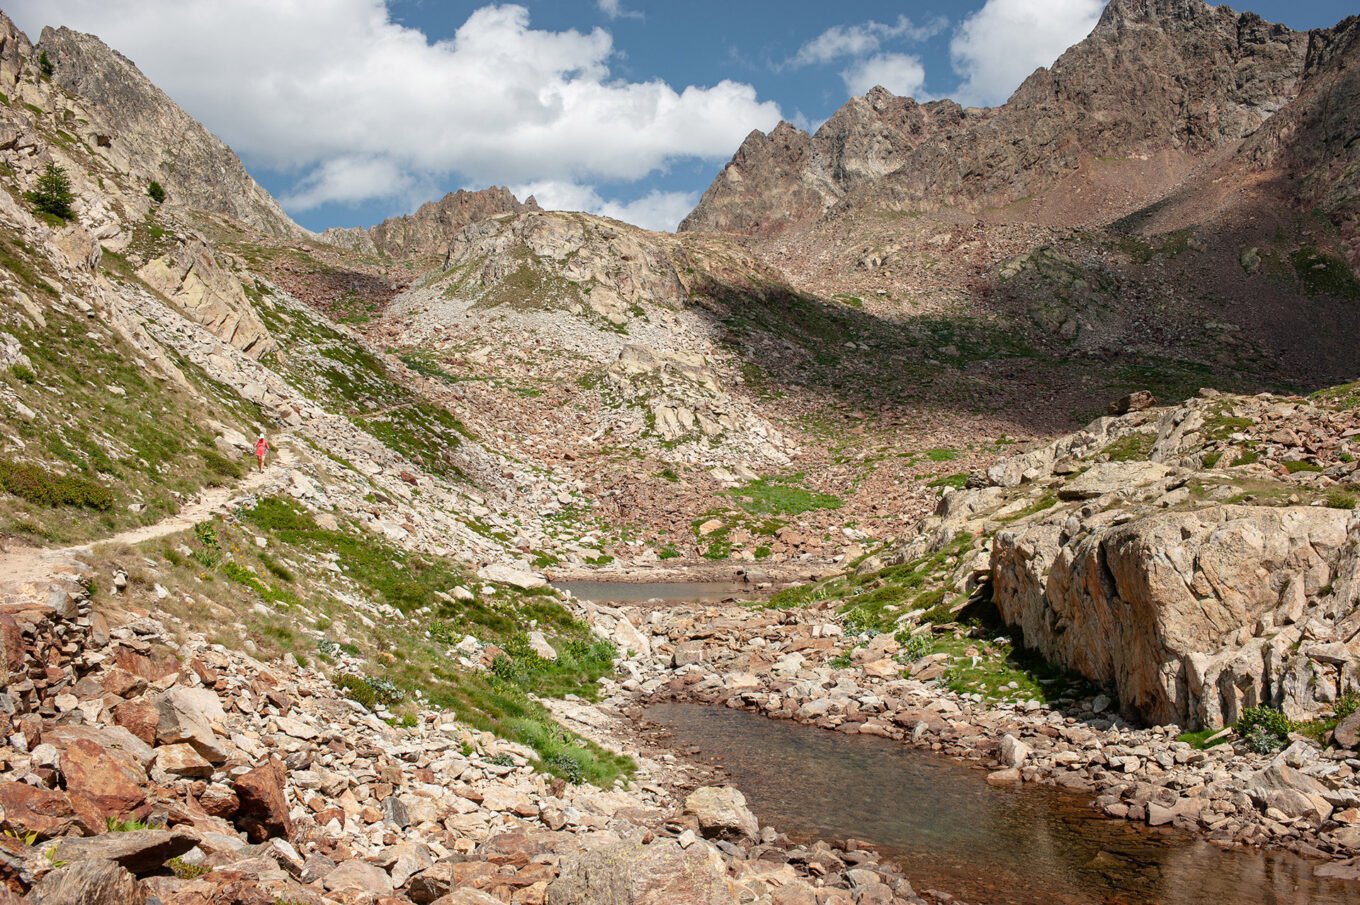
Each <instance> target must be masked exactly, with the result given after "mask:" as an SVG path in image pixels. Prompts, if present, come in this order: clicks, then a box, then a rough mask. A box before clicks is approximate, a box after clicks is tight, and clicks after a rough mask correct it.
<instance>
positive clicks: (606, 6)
mask: <svg viewBox="0 0 1360 905" xmlns="http://www.w3.org/2000/svg"><path fill="white" fill-rule="evenodd" d="M595 6H596V7H598V8H599V10H600V12H602V13H604V15H605V18H607V19H641V18H642V13H641V12H639V11H637V10H634V9H624V8H623V3H622V0H595Z"/></svg>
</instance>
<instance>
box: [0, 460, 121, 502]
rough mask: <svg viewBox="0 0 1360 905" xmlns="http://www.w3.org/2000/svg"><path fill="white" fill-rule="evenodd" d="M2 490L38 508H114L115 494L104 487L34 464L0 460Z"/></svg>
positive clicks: (88, 480) (0, 486)
mask: <svg viewBox="0 0 1360 905" xmlns="http://www.w3.org/2000/svg"><path fill="white" fill-rule="evenodd" d="M0 488H3V489H4V491H5V492H6V493H9V494H13V495H14V496H17V497H19V498H20V499H22V500H26V501H28V502H30V503H32V504H34V505H35V506H47V507H49V508H52V509H56V508H58V507H61V506H73V507H83V508H86V509H96V510H99V511H105V510H108V509H112V508H113V491H111V490H109V489H108V488H107V487H105V486H104V485H103V484H100V483H98V482H96V481H92V480H90V479H89V478H83V477H80V476H79V475H63V474H57V473H56V472H52V471H48V470H47V469H46V468H43V467H42V466H40V465H35V464H33V463H31V462H13V461H2V460H0Z"/></svg>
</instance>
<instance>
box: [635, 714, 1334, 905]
mask: <svg viewBox="0 0 1360 905" xmlns="http://www.w3.org/2000/svg"><path fill="white" fill-rule="evenodd" d="M647 716H648V718H650V719H651V720H653V721H655V722H656V723H659V724H661V725H663V726H665V727H666V728H667V729H668V730H669V731H670V732H671V734H672V739H671V741H670V745H671V746H672V747H674V748H677V749H684V748H691V747H692V748H697V749H698V750H699V752H700V753H699V754H698V758H699V759H700V760H702V761H704V762H707V763H710V764H714V765H720V766H721V767H723V768H724V769H725V770H726V772H727V774H728V776H729V777H730V782H731V783H732V784H733V785H735V786H736V787H737V788H739V789H741V790H742V792H743V793H745V795H746V798H747V803H748V805H749V806H750V807H751V809H752V810H753V811H754V812H755V814H756V816H757V817H759V818H760V821H761V824H762V825H765V824H769V825H771V826H773V827H775V828H776V829H777V830H779V831H781V832H783V833H785V834H787V835H788V836H789V837H790V838H793V839H795V840H797V841H800V842H811V841H813V840H815V839H819V838H820V839H826V840H828V841H844V840H845V839H847V838H855V839H861V840H864V841H866V842H869V843H871V844H873V845H874V846H875V847H876V848H878V849H879V851H880V852H881V853H882V854H883V855H884V857H885V858H890V859H891V860H892V861H893V862H895V863H896V864H897V865H898V866H900V867H901V868H902V870H903V872H904V873H905V874H906V876H907V877H908V879H910V880H911V882H912V885H913V886H915V887H916V889H917V890H918V891H919V890H923V889H939V890H942V891H944V892H948V893H950V894H952V895H955V896H958V897H961V898H963V899H964V900H966V901H968V902H974V903H980V905H981V903H998V905H1077V903H1081V905H1086V903H1115V905H1134V903H1159V905H1257V903H1260V905H1305V903H1312V905H1333V903H1335V905H1340V903H1355V902H1358V901H1360V884H1355V883H1350V882H1347V881H1342V880H1334V879H1329V878H1324V877H1317V876H1315V875H1314V873H1313V868H1314V862H1310V861H1307V860H1305V859H1302V858H1299V857H1298V856H1295V855H1292V854H1289V853H1285V852H1271V851H1233V850H1224V849H1219V848H1217V847H1215V846H1213V845H1211V844H1209V843H1208V842H1205V841H1204V840H1203V839H1201V838H1199V837H1197V836H1195V835H1192V834H1189V833H1186V832H1183V831H1179V830H1171V829H1156V830H1153V829H1149V828H1147V827H1143V826H1137V825H1134V824H1132V823H1130V822H1128V821H1125V820H1114V819H1108V818H1105V817H1102V816H1101V815H1099V814H1098V813H1096V812H1095V811H1094V810H1093V809H1092V808H1091V805H1090V800H1089V799H1088V798H1087V797H1085V796H1082V795H1079V794H1076V793H1072V792H1069V791H1066V790H1062V789H1057V788H1054V787H1049V786H1039V785H1025V786H1021V787H1017V788H1013V789H996V788H992V787H991V786H989V785H988V784H987V782H986V780H985V779H984V774H983V773H982V771H980V770H978V769H976V768H975V767H971V766H968V765H966V764H962V763H959V762H956V761H954V760H951V759H949V758H945V757H941V756H938V755H934V754H931V753H929V752H922V751H914V750H911V749H908V748H906V747H904V746H902V745H901V744H899V743H897V742H893V741H890V740H888V739H881V738H875V737H867V736H852V735H843V734H841V733H836V732H827V731H824V730H819V729H814V728H811V727H807V726H802V725H798V724H796V723H793V722H790V721H783V720H772V719H769V718H767V717H764V716H761V715H760V714H754V713H748V712H744V711H740V710H730V709H727V708H725V707H712V706H706V705H700V704H658V705H654V706H652V707H650V708H648V710H647Z"/></svg>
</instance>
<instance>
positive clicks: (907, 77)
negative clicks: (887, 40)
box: [841, 53, 926, 100]
mask: <svg viewBox="0 0 1360 905" xmlns="http://www.w3.org/2000/svg"><path fill="white" fill-rule="evenodd" d="M841 78H842V79H843V80H844V81H845V87H846V90H847V91H849V92H850V93H851V94H864V93H865V92H866V91H868V90H869V89H870V88H872V87H874V86H875V85H882V86H883V87H884V88H887V89H888V90H889V91H891V92H892V93H893V94H896V95H898V96H899V97H914V98H917V99H918V100H919V99H922V98H923V97H924V92H923V91H922V90H921V89H922V87H923V86H924V85H925V83H926V67H925V66H924V65H923V64H922V63H921V58H920V57H916V56H912V55H911V54H907V53H880V54H875V55H874V56H872V57H869V58H867V59H865V60H861V61H859V62H858V63H854V64H852V65H851V66H850V67H849V68H848V69H846V70H845V71H844V72H842V73H841Z"/></svg>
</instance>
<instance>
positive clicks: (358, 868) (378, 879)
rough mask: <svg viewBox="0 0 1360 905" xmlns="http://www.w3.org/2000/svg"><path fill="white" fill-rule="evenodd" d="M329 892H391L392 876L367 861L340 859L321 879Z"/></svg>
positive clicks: (376, 893)
mask: <svg viewBox="0 0 1360 905" xmlns="http://www.w3.org/2000/svg"><path fill="white" fill-rule="evenodd" d="M321 883H322V885H323V886H325V887H326V889H327V890H329V891H330V892H340V891H350V892H361V893H367V894H370V895H374V896H385V895H391V894H392V878H391V877H389V876H388V875H387V871H385V870H383V869H382V868H381V867H378V866H377V865H376V864H369V863H368V862H367V861H359V860H353V861H341V862H340V863H339V864H337V865H336V866H335V870H333V871H331V872H330V873H328V874H326V876H325V878H324V879H323V880H322V881H321Z"/></svg>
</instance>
